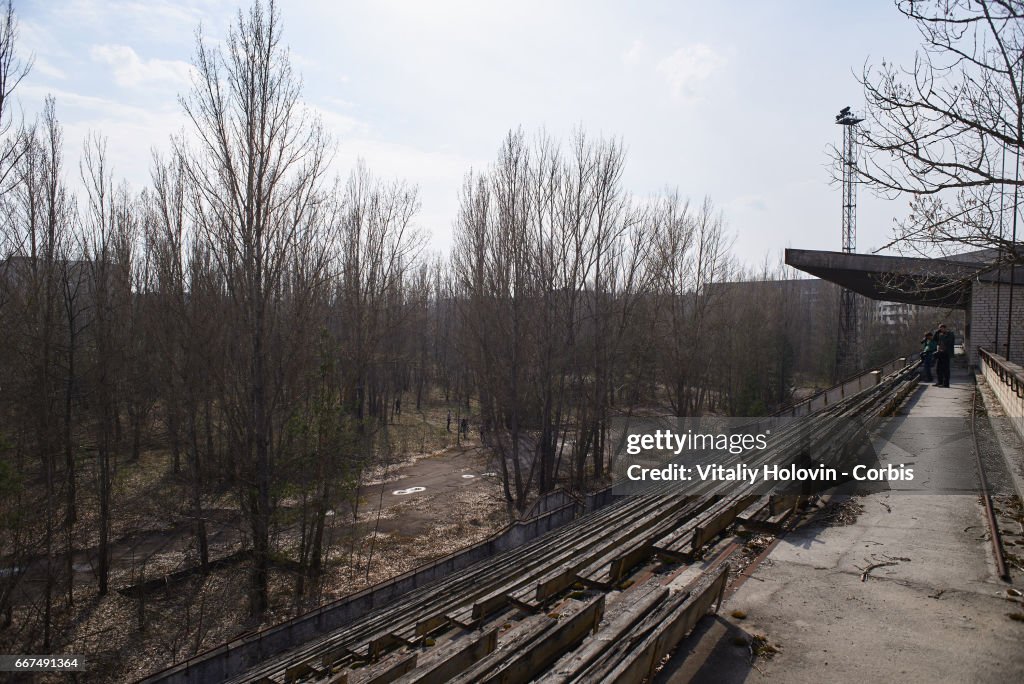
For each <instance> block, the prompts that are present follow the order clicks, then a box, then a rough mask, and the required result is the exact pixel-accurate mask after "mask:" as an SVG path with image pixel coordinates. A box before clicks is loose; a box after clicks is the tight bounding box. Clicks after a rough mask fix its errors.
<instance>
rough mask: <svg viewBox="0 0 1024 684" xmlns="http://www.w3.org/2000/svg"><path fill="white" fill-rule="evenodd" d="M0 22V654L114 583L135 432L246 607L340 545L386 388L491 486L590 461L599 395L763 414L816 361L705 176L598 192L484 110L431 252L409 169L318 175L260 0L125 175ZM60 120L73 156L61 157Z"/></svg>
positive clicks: (326, 170) (303, 588)
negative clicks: (698, 186)
mask: <svg viewBox="0 0 1024 684" xmlns="http://www.w3.org/2000/svg"><path fill="white" fill-rule="evenodd" d="M16 38H17V21H16V18H15V16H14V13H13V10H12V9H11V7H10V5H8V7H7V13H6V21H5V22H4V23H3V25H2V26H0V125H2V135H3V147H2V150H0V152H2V154H0V202H2V204H3V209H4V211H3V223H2V226H0V229H2V230H0V330H2V331H3V333H2V334H0V358H2V359H3V363H2V364H0V568H2V572H0V644H4V645H5V647H7V650H8V651H9V652H33V651H36V650H37V651H40V652H51V651H52V650H53V649H57V648H60V647H61V646H62V645H63V644H62V634H63V631H62V629H63V627H64V626H66V625H67V624H68V623H69V622H70V621H72V620H73V619H74V616H75V615H76V612H75V611H76V610H78V609H80V608H81V605H80V603H81V602H83V601H93V600H94V599H95V598H96V597H103V596H105V595H107V594H108V593H110V592H112V591H114V590H115V589H119V588H120V587H116V586H112V584H111V579H110V578H111V569H112V562H113V561H114V559H113V557H112V555H113V551H112V547H113V545H114V544H115V540H116V539H117V538H118V537H119V535H122V534H124V532H123V530H122V529H121V528H120V527H119V522H118V519H117V515H116V513H115V512H116V511H117V510H120V508H119V505H120V503H122V502H123V500H124V497H125V496H126V491H127V490H126V487H128V486H129V485H127V484H126V480H125V473H126V472H127V469H128V468H130V467H131V466H132V464H135V463H138V462H139V461H140V458H141V457H142V454H143V453H144V452H158V453H161V454H164V455H165V456H166V459H165V461H164V463H165V464H166V472H161V473H158V475H159V477H161V478H163V480H162V481H163V482H165V483H166V487H165V489H164V490H163V491H162V496H161V499H162V501H161V502H160V503H161V505H162V506H164V510H166V511H167V516H168V518H167V519H166V520H165V521H164V522H165V524H166V525H167V527H168V528H183V529H186V530H187V537H188V539H189V542H188V552H187V554H186V558H187V564H186V565H187V567H191V568H194V569H195V570H196V572H199V573H206V572H207V571H208V570H209V569H210V568H211V567H212V565H213V564H214V563H215V562H218V561H222V560H223V555H224V549H226V548H227V547H226V546H225V545H224V544H220V545H219V546H218V545H217V544H215V543H214V542H213V541H212V540H211V525H212V524H213V520H214V513H213V511H214V509H216V510H222V509H225V508H227V509H230V510H231V511H234V512H236V513H237V520H238V523H237V526H236V527H237V530H238V537H237V539H235V540H233V541H234V542H235V543H234V545H233V546H231V548H232V549H233V550H232V552H231V553H232V554H233V555H232V558H233V559H234V560H236V561H237V562H238V563H240V564H241V565H242V566H243V567H245V568H246V572H247V577H248V581H247V595H248V605H247V612H248V614H249V615H250V616H251V618H252V620H253V621H254V622H253V624H258V623H259V620H260V619H262V617H263V616H264V614H265V613H266V612H267V610H268V608H269V607H270V606H271V604H272V603H273V599H272V596H271V594H272V590H271V586H270V584H271V583H270V576H271V574H272V572H273V570H274V568H284V569H286V570H287V575H286V576H287V577H288V578H289V586H290V589H289V592H290V593H291V594H292V596H294V597H295V605H296V606H297V607H302V606H306V607H308V606H309V605H313V604H315V602H316V601H317V600H318V599H319V597H320V595H321V593H320V592H321V590H322V581H323V577H324V570H325V566H326V564H328V563H329V562H330V558H331V552H332V548H333V546H332V545H334V546H336V545H338V544H339V543H340V541H339V540H338V538H336V537H332V536H331V535H329V534H327V533H326V529H327V527H328V526H329V516H331V515H333V514H334V511H336V510H339V509H342V508H344V507H345V506H346V505H347V506H350V507H356V508H357V507H358V505H359V500H360V499H359V490H360V486H361V483H362V482H363V481H365V479H366V478H367V476H368V473H369V472H370V471H371V470H372V469H373V468H374V467H376V466H377V465H379V464H380V463H382V462H386V459H387V458H388V457H389V456H390V454H391V453H392V452H393V451H394V450H396V449H399V448H400V447H401V444H400V443H399V442H398V441H396V440H395V439H394V438H393V437H392V435H391V433H390V428H389V425H390V422H391V419H392V418H393V414H394V411H395V408H396V406H398V405H399V402H400V403H401V404H402V405H404V406H406V407H409V409H412V408H413V407H415V409H417V410H419V409H420V408H421V406H426V405H427V404H428V403H431V402H432V403H433V404H435V405H440V406H443V407H445V408H446V409H447V410H449V411H452V412H455V413H456V414H457V415H458V416H459V417H460V418H461V417H465V418H466V420H467V421H468V422H469V424H470V425H471V427H472V430H473V431H474V434H477V433H478V434H479V438H480V440H481V442H482V444H483V445H485V446H486V447H487V448H488V449H490V450H492V451H493V453H494V454H495V455H496V460H497V463H498V464H499V466H500V468H501V473H500V481H501V483H502V487H503V489H504V495H505V498H506V502H507V506H508V510H509V512H510V514H511V515H515V514H516V513H517V512H520V511H522V510H524V509H525V507H526V506H527V505H528V503H529V502H530V501H531V500H532V498H534V497H536V496H537V494H539V493H543V492H546V491H550V490H552V489H554V488H555V487H556V486H563V487H566V488H568V489H571V490H575V491H582V490H586V489H588V488H592V487H596V486H600V485H601V484H602V482H604V481H605V478H606V474H607V472H608V471H609V458H610V452H611V448H610V445H609V444H607V425H608V421H609V419H610V417H612V416H616V415H623V414H628V413H632V412H660V413H668V414H674V415H695V414H701V413H708V412H713V413H720V414H732V415H751V414H755V413H765V412H769V411H771V410H772V409H774V408H776V407H778V406H780V405H782V404H784V403H786V402H787V401H789V400H790V399H791V398H792V393H793V390H794V386H795V384H797V383H803V384H807V385H813V384H815V383H818V382H819V381H823V380H824V379H827V378H829V377H830V376H831V374H832V368H831V366H830V364H831V359H834V351H833V350H834V346H833V345H834V344H835V340H834V338H833V336H832V330H834V325H833V324H832V323H831V320H832V319H831V318H829V317H830V316H832V315H834V314H833V313H832V311H833V308H834V307H833V305H834V301H833V300H834V297H835V293H834V292H833V291H831V290H827V289H826V290H822V292H823V293H824V294H820V295H815V296H810V295H807V294H806V293H805V292H804V290H803V289H801V288H800V287H798V286H793V285H792V284H787V283H789V282H790V281H788V280H787V279H786V275H787V274H785V273H784V272H783V271H781V270H779V269H776V268H772V267H769V266H766V267H764V268H763V269H761V270H760V271H757V272H748V271H742V270H740V269H738V268H737V267H736V266H735V265H734V263H733V260H732V257H731V255H730V237H729V232H728V229H727V225H726V220H725V217H724V216H723V214H722V213H721V212H720V211H719V210H718V209H717V208H716V206H715V205H714V203H713V202H712V201H711V200H710V199H703V200H698V201H690V200H687V199H685V197H684V196H683V194H682V193H680V192H679V191H677V190H666V191H665V192H663V193H662V194H660V195H659V196H656V197H643V198H638V197H635V196H632V195H630V194H629V193H628V192H627V190H626V188H625V187H624V184H623V180H622V179H623V170H624V168H625V164H626V154H625V148H624V145H623V143H622V142H621V141H619V140H617V139H614V138H599V137H593V136H591V135H589V134H587V133H585V132H584V131H579V132H578V133H577V134H575V136H573V137H572V138H571V139H569V140H557V139H555V138H553V137H551V136H550V135H548V134H546V133H545V132H543V131H539V132H531V133H528V132H524V131H522V130H513V131H510V132H508V134H507V135H506V136H505V138H504V139H503V140H502V141H501V142H500V146H499V148H498V150H497V153H496V156H495V159H494V161H493V163H492V164H491V165H490V166H488V167H487V168H486V169H480V170H474V171H469V170H468V169H467V175H466V177H465V183H464V186H463V188H462V193H461V202H460V208H459V212H458V215H457V216H456V217H453V231H454V246H453V248H452V251H451V254H450V255H440V254H431V253H429V252H428V251H427V250H426V248H425V246H426V244H427V243H426V238H425V233H424V230H423V227H422V226H420V224H419V223H418V221H417V212H418V208H419V203H418V198H417V189H416V188H415V187H412V186H409V185H407V184H406V183H404V182H402V181H397V180H396V181H393V180H386V179H380V178H377V177H375V176H374V174H373V173H372V171H371V170H370V169H369V168H367V167H366V166H365V165H363V164H362V163H360V164H359V165H358V166H357V167H356V168H354V169H351V170H350V173H349V175H348V178H347V180H337V179H335V178H334V177H333V171H331V170H330V169H331V160H332V150H333V149H334V147H333V146H334V145H335V143H337V142H338V141H334V140H332V138H331V132H330V131H328V130H325V128H324V127H323V125H322V123H321V122H320V121H319V120H318V119H317V118H316V117H315V116H313V115H312V114H310V110H308V109H307V108H306V107H305V106H304V105H303V102H302V98H301V87H300V85H301V82H300V79H299V77H298V75H297V74H296V73H295V72H294V71H293V70H292V66H291V62H290V61H289V57H288V51H287V49H286V47H285V43H284V42H283V39H282V34H281V18H280V16H279V13H278V10H277V8H276V7H275V6H274V5H273V4H272V3H271V4H264V3H262V2H257V3H256V4H255V5H253V6H252V7H251V8H249V9H247V10H245V11H242V12H240V13H239V14H238V16H237V19H236V22H235V24H234V25H233V26H232V27H231V29H230V30H229V31H228V33H227V36H226V39H225V40H224V41H223V43H213V42H208V41H206V40H205V38H203V37H202V36H200V37H199V39H198V41H197V48H196V53H195V56H194V65H195V76H194V83H193V87H192V89H191V90H190V91H189V92H187V93H184V94H182V96H181V98H180V101H181V106H182V108H183V109H184V112H185V114H186V115H187V121H188V127H187V128H186V129H185V130H183V131H181V132H180V133H178V134H176V135H175V136H173V138H172V139H171V140H170V141H169V143H168V145H167V147H166V149H164V150H162V151H155V152H153V153H152V162H151V182H150V183H149V184H148V186H147V187H144V188H135V187H131V186H129V185H128V184H127V183H126V182H123V181H119V180H118V177H117V170H116V169H114V168H112V167H111V163H110V160H109V157H108V154H107V151H106V143H105V139H104V137H103V134H102V132H95V133H93V134H91V135H90V136H89V137H88V139H87V140H85V141H74V140H65V138H64V134H63V130H62V126H61V123H60V119H59V104H60V103H59V102H57V101H55V100H53V99H49V100H47V102H46V105H45V107H44V109H43V111H42V112H40V113H39V114H38V116H37V117H35V118H33V119H31V120H25V121H19V120H18V119H17V118H16V117H15V115H14V110H13V108H12V107H11V104H10V103H11V97H12V95H13V93H14V92H15V90H16V87H17V85H18V83H19V82H20V81H21V80H22V79H23V78H24V76H25V74H26V73H28V69H29V68H30V66H31V64H30V63H29V62H28V61H25V60H19V58H18V56H17V54H18V53H17V50H16ZM340 143H341V144H344V142H343V141H340ZM74 145H82V155H81V159H82V161H81V164H80V166H79V167H78V168H70V167H69V166H68V164H67V163H66V162H65V151H66V149H68V147H69V146H74ZM434 228H438V227H434ZM440 228H444V227H440ZM736 281H745V282H736ZM776 281H778V282H776ZM787 288H788V289H787ZM808 330H814V331H818V332H817V333H816V334H815V335H813V336H808V335H806V334H805V333H806V332H807V331H808ZM879 353H882V352H879ZM396 400H397V402H396ZM119 499H121V501H120V502H119ZM283 530H288V531H289V532H290V533H291V534H288V535H285V534H282V531H283ZM83 559H84V561H83ZM82 562H85V563H87V564H88V566H89V567H90V568H91V573H92V577H94V578H95V579H94V583H93V584H92V585H91V586H88V587H82V586H79V584H78V583H77V581H76V577H80V576H81V574H80V573H78V572H76V568H75V565H76V563H82ZM133 572H134V571H133ZM137 576H138V578H139V579H140V581H141V580H142V579H145V578H146V577H147V576H146V573H145V568H144V567H141V568H139V569H138V571H137ZM140 606H141V601H140ZM145 615H146V613H145V607H144V606H141V607H140V612H139V619H138V623H137V624H136V625H134V626H133V628H135V629H138V630H140V631H144V630H145V629H146V627H147V626H146V617H145ZM200 645H201V644H200V640H199V639H198V638H197V640H196V643H195V644H194V646H193V647H192V651H193V652H194V650H195V649H197V648H199V646H200Z"/></svg>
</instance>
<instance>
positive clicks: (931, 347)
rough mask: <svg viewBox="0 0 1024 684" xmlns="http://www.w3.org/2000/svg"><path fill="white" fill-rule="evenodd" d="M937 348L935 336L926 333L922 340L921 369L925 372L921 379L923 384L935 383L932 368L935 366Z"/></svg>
mask: <svg viewBox="0 0 1024 684" xmlns="http://www.w3.org/2000/svg"><path fill="white" fill-rule="evenodd" d="M937 346H938V345H937V344H936V343H935V336H934V335H932V334H931V331H929V332H926V333H925V334H924V339H923V340H921V368H922V369H923V371H924V372H923V373H922V378H921V379H922V381H923V382H934V381H935V378H934V376H932V366H933V365H935V349H936V347H937Z"/></svg>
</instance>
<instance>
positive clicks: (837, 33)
mask: <svg viewBox="0 0 1024 684" xmlns="http://www.w3.org/2000/svg"><path fill="white" fill-rule="evenodd" d="M245 7H248V3H247V1H245V0H227V1H220V0H45V1H39V0H20V1H19V0H15V12H16V14H17V15H18V17H19V22H20V36H19V44H18V49H19V52H20V53H21V54H22V55H23V56H28V55H30V54H31V55H33V56H34V59H35V63H34V68H33V69H32V71H31V73H30V74H29V76H28V77H27V78H26V80H25V81H24V82H23V83H22V84H21V85H20V87H19V91H18V92H17V95H18V99H19V101H20V104H21V108H22V111H23V115H24V116H25V117H26V118H31V117H34V116H35V115H36V114H37V113H38V112H39V111H41V108H42V102H43V99H44V98H45V97H46V96H47V95H53V96H54V98H55V99H56V106H57V114H58V117H59V119H60V121H61V122H62V124H63V126H64V134H65V144H66V148H67V149H66V158H67V161H68V177H69V181H71V182H72V183H75V182H77V179H78V159H79V157H80V150H81V146H82V141H83V140H84V139H85V137H86V136H87V135H88V134H90V133H94V132H95V133H99V134H101V135H103V136H105V137H106V138H107V140H108V155H109V161H110V163H111V164H112V165H113V167H114V173H115V175H116V176H119V177H123V178H125V179H127V180H128V182H129V183H131V184H132V185H133V186H134V187H136V188H141V187H143V186H144V185H146V184H147V183H148V180H149V168H150V163H151V150H154V149H155V150H159V151H166V150H168V149H169V138H170V136H171V135H172V134H173V133H175V132H177V131H179V130H180V129H182V128H183V127H184V126H186V123H187V122H186V121H185V118H184V116H183V114H182V111H181V107H180V105H179V103H178V97H179V95H180V94H183V93H186V92H187V91H188V89H189V87H190V78H191V71H192V67H191V60H192V58H193V55H194V52H195V41H196V36H197V29H198V28H199V27H200V26H202V34H203V35H204V36H205V37H206V38H207V39H208V40H212V41H219V40H221V39H223V37H224V36H225V35H226V33H227V29H228V26H229V24H230V23H231V21H232V19H233V17H234V15H235V13H236V12H237V11H238V9H239V8H245ZM279 7H280V10H281V15H282V21H283V30H284V33H283V36H284V37H283V42H284V43H285V44H286V45H287V46H288V47H289V49H290V55H291V59H292V62H293V66H294V68H295V69H296V70H297V71H298V72H299V73H300V74H301V75H302V79H303V99H304V100H305V102H306V104H307V105H308V106H310V107H311V108H313V109H314V110H316V111H317V112H318V113H319V115H320V116H321V117H322V119H323V121H324V123H325V125H326V128H327V130H328V132H329V133H330V134H331V135H332V138H333V140H334V145H335V157H334V162H333V163H334V166H335V168H334V171H335V172H337V173H338V174H339V175H340V176H341V177H345V176H347V175H348V172H349V171H350V170H351V169H352V168H353V166H354V165H355V163H356V160H357V159H359V158H362V159H363V160H365V162H366V164H367V166H368V167H369V168H370V169H371V170H372V171H373V172H374V174H375V175H377V176H379V177H382V178H401V179H404V180H406V181H407V182H409V183H411V184H415V185H417V186H418V187H419V189H420V200H421V211H420V213H419V215H418V219H417V221H418V223H419V225H420V227H421V228H422V229H423V230H424V231H425V232H426V233H427V234H428V235H430V242H429V246H430V247H431V248H432V249H434V250H437V251H447V249H448V247H449V246H450V244H451V232H452V224H453V221H454V219H455V215H456V212H457V209H458V195H459V190H460V187H461V185H462V181H463V178H464V177H465V175H466V173H467V172H469V171H470V170H471V169H483V168H485V167H486V166H487V165H488V164H489V163H490V162H491V161H492V160H494V159H495V157H496V156H497V151H498V148H499V145H500V143H501V140H502V138H503V136H504V135H505V134H506V133H507V132H508V131H509V130H510V129H514V128H516V127H519V126H522V127H523V129H524V130H525V131H527V132H528V133H532V132H534V131H537V130H539V129H541V128H543V129H544V130H545V131H547V132H548V133H549V134H551V135H552V136H554V137H556V138H558V139H560V140H563V141H568V139H569V136H570V135H571V134H572V132H573V131H574V130H576V129H582V130H583V131H585V132H586V133H587V134H588V135H589V136H598V135H600V136H606V137H617V138H619V139H621V140H622V141H623V143H624V144H625V147H626V149H627V161H626V171H625V174H624V185H625V187H626V189H627V191H629V192H630V193H632V194H634V195H636V196H637V197H641V198H642V197H649V196H651V195H653V194H655V193H657V192H659V191H661V190H664V189H666V188H678V189H679V191H680V193H681V194H682V195H683V196H685V197H689V198H690V199H691V200H693V201H696V202H699V201H700V200H702V199H703V198H704V197H705V196H707V197H710V198H711V200H712V201H713V202H714V204H715V205H716V206H717V207H718V208H719V209H721V211H722V213H723V216H724V219H725V222H726V225H727V229H728V231H729V233H730V234H731V236H732V237H733V240H734V247H733V250H734V254H735V255H736V256H737V258H738V259H739V260H740V261H741V262H743V263H745V264H747V265H749V266H755V267H756V266H757V265H759V264H761V263H764V262H765V260H766V259H767V260H768V261H769V262H771V263H775V262H777V261H778V259H779V258H780V255H781V251H782V249H783V248H785V247H798V248H802V249H835V250H838V249H839V248H840V225H841V211H842V210H841V200H840V188H839V187H838V186H837V185H835V184H834V183H832V171H831V161H830V157H829V149H830V147H831V146H833V145H840V144H841V134H842V130H841V128H840V127H839V126H837V125H836V124H835V122H834V118H835V114H836V113H837V112H838V111H839V109H840V108H842V107H844V106H847V105H851V106H853V107H854V109H855V110H857V109H862V108H863V104H864V97H863V93H862V89H861V86H860V85H859V84H858V82H857V76H858V75H859V74H860V73H861V71H862V70H863V68H864V66H865V65H868V64H871V65H877V64H879V63H880V62H881V61H883V60H885V61H887V62H896V63H899V64H910V63H912V60H913V56H914V52H915V50H916V49H917V47H918V45H919V36H918V34H917V31H916V29H915V28H914V26H913V25H912V24H911V23H910V22H908V21H907V20H906V19H905V18H904V17H903V16H902V15H900V14H899V12H898V11H897V10H896V8H895V7H894V6H893V3H892V2H891V0H859V1H858V2H833V1H828V2H821V1H819V0H792V1H787V0H779V1H777V2H763V1H761V2H755V1H753V0H750V1H747V0H734V1H733V2H707V1H706V0H699V1H689V0H687V1H679V0H676V1H674V2H643V1H639V2H630V3H626V2H603V1H602V2H593V1H591V2H585V1H578V2H577V1H564V2H563V1H559V0H547V1H541V2H535V1H534V0H516V1H515V2H484V1H481V0H477V1H476V2H462V1H456V0H429V1H421V2H417V1H415V0H407V1H398V0H374V1H373V2H371V1H369V0H366V1H364V2H347V1H341V0H334V1H331V0H283V1H281V2H279ZM906 213H907V200H906V199H902V198H896V199H883V198H879V197H875V196H873V195H872V194H871V193H870V192H869V191H868V190H867V189H864V188H862V189H861V190H860V193H859V196H858V219H857V228H858V244H857V247H858V251H861V252H867V251H871V250H872V249H874V248H877V247H879V246H881V245H883V244H885V243H886V242H888V239H889V237H890V236H891V234H892V227H893V222H894V220H898V219H900V218H901V217H902V216H904V215H905V214H906Z"/></svg>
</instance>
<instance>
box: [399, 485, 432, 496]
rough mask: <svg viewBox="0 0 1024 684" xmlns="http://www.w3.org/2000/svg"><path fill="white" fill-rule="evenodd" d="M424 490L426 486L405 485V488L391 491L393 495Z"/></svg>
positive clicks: (416, 492)
mask: <svg viewBox="0 0 1024 684" xmlns="http://www.w3.org/2000/svg"><path fill="white" fill-rule="evenodd" d="M425 491H427V488H426V487H407V488H405V489H396V490H395V491H393V492H391V493H392V494H393V495H395V496H405V495H406V494H418V493H419V492H425Z"/></svg>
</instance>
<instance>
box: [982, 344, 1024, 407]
mask: <svg viewBox="0 0 1024 684" xmlns="http://www.w3.org/2000/svg"><path fill="white" fill-rule="evenodd" d="M978 356H980V357H981V361H982V363H984V364H985V365H986V366H988V367H989V368H990V369H991V370H992V372H993V373H995V374H996V376H997V377H998V378H999V381H1000V382H1002V383H1003V384H1004V385H1007V386H1008V387H1009V388H1010V391H1011V392H1013V394H1014V396H1016V397H1018V398H1021V399H1024V368H1021V367H1020V366H1018V365H1017V364H1015V363H1010V362H1009V361H1007V360H1006V359H1005V358H1004V357H1002V356H1000V355H999V354H996V353H994V352H990V351H989V350H987V349H984V348H982V347H979V348H978Z"/></svg>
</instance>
